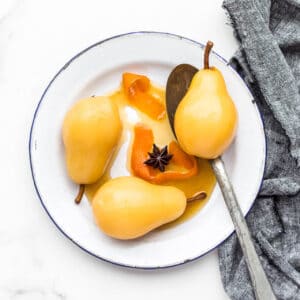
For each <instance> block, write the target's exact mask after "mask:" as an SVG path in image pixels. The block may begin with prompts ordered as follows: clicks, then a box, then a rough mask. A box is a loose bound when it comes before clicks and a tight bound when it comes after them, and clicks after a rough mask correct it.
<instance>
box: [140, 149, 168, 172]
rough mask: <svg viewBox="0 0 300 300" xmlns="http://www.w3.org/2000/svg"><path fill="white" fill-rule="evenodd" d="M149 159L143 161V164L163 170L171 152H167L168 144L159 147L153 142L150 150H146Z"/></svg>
mask: <svg viewBox="0 0 300 300" xmlns="http://www.w3.org/2000/svg"><path fill="white" fill-rule="evenodd" d="M148 154H149V159H147V160H145V161H144V164H146V165H148V166H151V167H152V168H154V169H159V170H160V171H161V172H164V171H165V169H166V165H167V164H168V163H169V161H170V159H171V158H172V157H173V154H169V153H168V146H165V147H163V148H162V149H159V148H158V147H157V146H156V145H155V144H153V150H152V152H148Z"/></svg>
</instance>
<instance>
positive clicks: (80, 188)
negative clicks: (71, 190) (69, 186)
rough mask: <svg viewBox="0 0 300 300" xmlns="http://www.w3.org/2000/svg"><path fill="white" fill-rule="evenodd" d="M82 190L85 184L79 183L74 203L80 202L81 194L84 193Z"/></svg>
mask: <svg viewBox="0 0 300 300" xmlns="http://www.w3.org/2000/svg"><path fill="white" fill-rule="evenodd" d="M84 190H85V185H84V184H80V185H79V190H78V194H77V196H76V198H75V203H76V204H79V203H80V202H81V199H82V196H83V194H84Z"/></svg>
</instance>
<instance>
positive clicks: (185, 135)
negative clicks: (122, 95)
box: [174, 42, 238, 159]
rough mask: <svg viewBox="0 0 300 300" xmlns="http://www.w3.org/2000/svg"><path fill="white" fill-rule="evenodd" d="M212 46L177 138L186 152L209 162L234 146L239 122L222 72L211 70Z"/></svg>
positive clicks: (178, 121) (182, 109)
mask: <svg viewBox="0 0 300 300" xmlns="http://www.w3.org/2000/svg"><path fill="white" fill-rule="evenodd" d="M212 45H213V44H212V43H211V42H208V44H207V46H206V51H205V56H204V69H202V70H199V71H198V72H197V73H196V74H195V75H194V77H193V79H192V82H191V84H190V87H189V89H188V91H187V93H186V95H185V96H184V98H183V99H182V101H181V102H180V104H179V105H178V108H177V110H176V113H175V119H174V128H175V132H176V137H177V139H178V142H179V144H180V146H181V147H182V148H183V150H184V151H185V152H187V153H188V154H191V155H195V156H198V157H202V158H206V159H213V158H216V157H218V156H219V155H221V154H222V153H223V152H224V151H225V150H226V148H227V147H228V146H229V145H230V144H231V142H232V140H233V139H234V136H235V133H236V128H237V120H238V114H237V110H236V107H235V105H234V103H233V101H232V99H231V97H230V95H229V94H228V91H227V88H226V84H225V81H224V78H223V76H222V74H221V72H220V71H219V70H218V69H217V68H215V67H209V64H208V56H209V52H210V49H211V47H212Z"/></svg>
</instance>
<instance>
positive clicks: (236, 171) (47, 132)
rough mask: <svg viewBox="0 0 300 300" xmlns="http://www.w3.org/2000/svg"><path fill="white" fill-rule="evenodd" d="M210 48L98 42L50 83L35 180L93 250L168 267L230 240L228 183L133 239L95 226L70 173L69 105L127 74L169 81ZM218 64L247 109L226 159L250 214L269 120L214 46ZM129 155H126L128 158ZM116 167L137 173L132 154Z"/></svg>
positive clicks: (150, 36) (186, 43)
mask: <svg viewBox="0 0 300 300" xmlns="http://www.w3.org/2000/svg"><path fill="white" fill-rule="evenodd" d="M203 48H204V46H203V45H202V44H200V43H197V42H195V41H192V40H190V39H187V38H183V37H181V36H177V35H174V34H169V33H158V32H135V33H129V34H124V35H119V36H116V37H112V38H109V39H107V40H104V41H101V42H99V43H96V44H94V45H92V46H90V47H89V48H87V49H85V50H83V51H82V52H80V53H79V54H77V55H76V56H75V57H73V58H72V59H71V60H70V61H69V62H67V63H66V65H65V66H64V67H63V68H62V69H61V70H60V71H59V72H58V73H57V74H56V75H55V76H54V78H53V79H52V80H51V82H50V83H49V85H48V87H47V88H46V90H45V92H44V94H43V96H42V98H41V100H40V102H39V104H38V107H37V109H36V112H35V114H34V117H33V122H32V128H31V132H30V141H29V155H30V163H31V170H32V178H33V181H34V185H35V188H36V191H37V194H38V197H39V199H40V200H41V203H42V205H43V207H44V208H45V210H46V212H47V214H48V215H49V217H50V218H51V220H52V221H53V222H54V223H55V225H56V226H57V228H58V229H59V230H60V231H61V232H62V233H63V234H64V235H65V236H66V237H68V238H69V239H70V240H71V241H72V242H73V243H74V244H76V245H77V246H79V247H80V248H81V249H83V250H85V251H86V252H88V253H90V254H92V255H94V256H96V257H98V258H100V259H103V260H106V261H109V262H112V263H115V264H118V265H122V266H128V267H135V268H163V267H169V266H175V265H179V264H182V263H185V262H188V261H191V260H194V259H196V258H198V257H200V256H202V255H204V254H205V253H207V252H208V251H210V250H212V249H214V248H215V247H217V246H218V245H220V243H222V242H223V241H224V240H225V239H226V238H227V237H228V236H229V235H230V234H231V233H232V232H233V230H234V228H233V224H232V221H231V219H230V216H229V214H228V212H227V208H226V206H225V203H224V201H223V198H222V195H221V192H220V189H219V187H218V186H216V187H215V189H214V191H213V194H212V196H211V198H210V200H209V201H208V203H207V204H206V205H205V207H204V208H203V209H202V210H200V211H199V212H198V213H197V214H196V215H195V216H193V217H192V218H190V219H189V220H187V221H186V222H184V223H182V224H179V225H177V226H174V227H171V228H169V229H165V230H157V231H154V232H152V233H150V234H148V235H146V236H145V237H143V238H140V239H137V240H133V241H118V240H114V239H111V238H109V237H107V236H105V235H104V234H103V233H102V232H101V231H100V230H99V229H98V228H97V227H96V225H95V223H94V220H93V216H92V211H91V207H90V204H89V202H88V200H87V199H85V198H84V199H83V201H82V202H81V204H80V205H75V204H74V201H73V199H74V195H76V193H77V189H78V187H77V186H76V185H75V184H74V183H72V182H71V180H70V179H69V178H68V176H67V173H66V169H65V162H64V149H63V144H62V137H61V127H62V122H63V118H64V115H65V113H66V111H67V110H68V109H69V108H70V107H71V106H72V104H73V103H74V102H75V101H76V100H78V99H80V98H83V97H88V96H91V95H103V94H108V93H110V92H112V91H113V90H115V89H117V88H118V87H119V84H120V82H121V76H122V73H123V72H125V71H127V72H136V73H141V74H145V75H147V76H149V77H150V79H151V80H152V81H153V82H154V83H156V84H158V85H160V86H165V85H166V81H167V78H168V74H169V73H170V71H171V70H172V69H173V68H174V67H175V66H176V65H178V64H180V63H189V64H192V65H195V66H196V67H198V68H202V64H201V62H202V57H203ZM210 65H211V66H216V67H217V68H218V69H219V70H221V72H222V73H223V75H224V78H225V81H226V84H227V87H228V91H229V93H230V95H231V96H232V98H233V100H234V102H235V104H236V107H237V109H238V113H239V127H238V131H237V136H236V139H235V141H234V143H233V144H232V145H231V147H230V149H228V151H226V153H225V154H224V156H223V158H224V161H225V164H226V168H227V170H228V173H229V176H230V178H231V180H232V183H233V187H234V189H235V191H236V194H237V198H238V200H239V203H240V206H241V209H242V211H243V213H244V215H245V214H246V213H247V212H248V211H249V209H250V207H251V205H252V204H253V201H254V199H255V197H256V195H257V193H258V190H259V188H260V184H261V181H262V177H263V171H264V165H265V151H266V145H265V136H264V130H263V123H262V120H261V118H260V114H259V111H258V109H257V107H256V105H255V104H254V103H253V102H252V100H253V97H252V95H251V94H250V92H249V90H248V89H247V87H246V85H245V83H244V82H243V81H242V79H241V78H240V77H239V75H238V74H237V73H236V72H235V71H234V70H233V69H232V68H231V67H230V66H228V63H227V61H226V60H224V59H223V58H222V57H221V56H220V55H218V54H217V53H215V52H212V54H211V56H210ZM122 155H123V158H124V159H122ZM120 156H121V157H119V158H118V159H119V161H120V164H119V165H117V166H116V167H115V168H113V170H112V175H113V176H114V177H117V176H121V175H129V173H128V171H127V169H126V167H125V164H123V163H122V162H125V158H126V152H125V151H123V152H122V151H121V153H120Z"/></svg>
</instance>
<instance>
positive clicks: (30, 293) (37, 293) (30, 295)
mask: <svg viewBox="0 0 300 300" xmlns="http://www.w3.org/2000/svg"><path fill="white" fill-rule="evenodd" d="M4 290H5V291H6V295H3V296H4V297H7V298H6V299H8V300H21V299H24V298H26V299H53V300H67V296H66V295H65V294H63V293H61V292H58V291H56V290H46V289H41V288H31V289H29V288H26V289H25V288H15V289H4Z"/></svg>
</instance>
